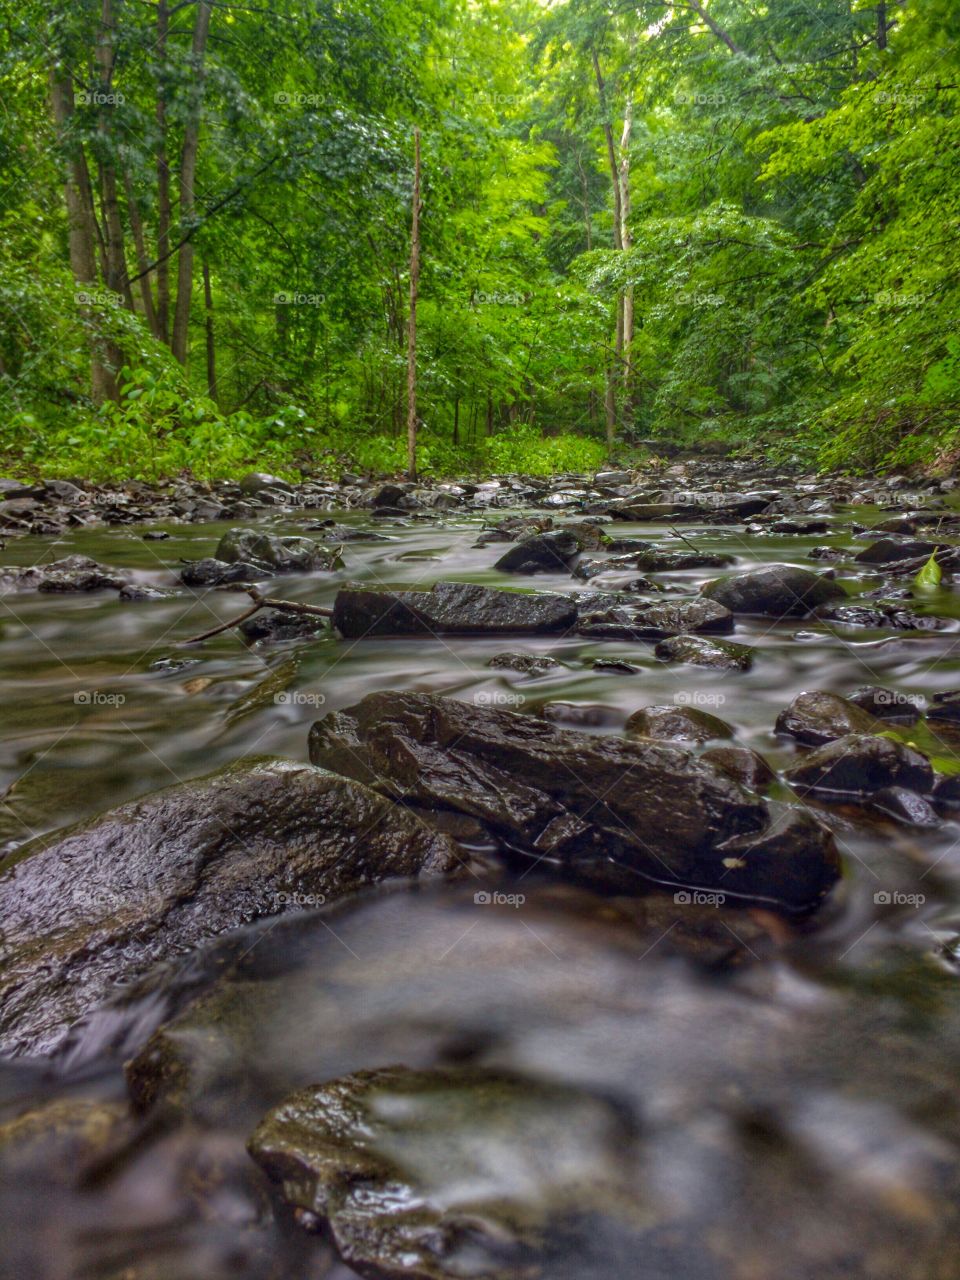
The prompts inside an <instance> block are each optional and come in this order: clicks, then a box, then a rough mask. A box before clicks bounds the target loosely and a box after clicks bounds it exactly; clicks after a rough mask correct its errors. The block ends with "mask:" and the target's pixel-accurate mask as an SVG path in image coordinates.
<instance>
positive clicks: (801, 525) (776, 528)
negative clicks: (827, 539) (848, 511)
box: [769, 520, 830, 534]
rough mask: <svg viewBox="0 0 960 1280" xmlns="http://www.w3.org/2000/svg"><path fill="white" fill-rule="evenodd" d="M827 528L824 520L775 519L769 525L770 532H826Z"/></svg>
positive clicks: (827, 523) (826, 522)
mask: <svg viewBox="0 0 960 1280" xmlns="http://www.w3.org/2000/svg"><path fill="white" fill-rule="evenodd" d="M829 528H830V525H829V522H828V521H826V520H775V521H774V522H773V524H771V525H770V526H769V530H770V532H771V533H802V534H813V533H827V532H828V530H829Z"/></svg>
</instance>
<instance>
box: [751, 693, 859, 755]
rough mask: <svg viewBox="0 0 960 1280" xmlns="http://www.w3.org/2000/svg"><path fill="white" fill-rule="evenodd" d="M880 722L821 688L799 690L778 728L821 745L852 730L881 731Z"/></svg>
mask: <svg viewBox="0 0 960 1280" xmlns="http://www.w3.org/2000/svg"><path fill="white" fill-rule="evenodd" d="M882 730H883V725H882V724H880V723H879V722H878V721H877V720H876V719H875V718H874V717H873V716H872V715H870V713H869V712H868V711H864V709H863V708H862V707H860V706H858V705H857V704H856V703H854V702H851V701H850V700H849V699H848V698H841V697H840V695H839V694H837V693H825V692H823V691H822V690H820V689H813V690H810V691H808V692H804V693H798V694H797V696H796V697H795V698H794V700H793V701H792V702H791V703H790V705H789V707H786V708H785V709H784V710H783V711H781V712H780V714H779V715H778V716H777V723H776V727H775V731H776V732H777V733H782V734H786V735H788V736H789V737H791V738H796V740H797V741H798V742H802V743H803V744H804V746H807V747H818V746H821V745H822V744H823V743H824V742H833V740H834V739H835V738H843V737H845V736H846V735H847V734H850V733H880V732H881V731H882Z"/></svg>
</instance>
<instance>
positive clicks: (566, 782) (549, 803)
mask: <svg viewBox="0 0 960 1280" xmlns="http://www.w3.org/2000/svg"><path fill="white" fill-rule="evenodd" d="M671 710H673V709H672V708H671ZM721 728H722V729H723V731H724V732H729V731H728V730H726V727H725V726H721ZM714 736H715V735H714ZM310 758H311V760H313V762H314V763H315V764H319V765H321V766H323V767H328V768H335V769H340V770H342V771H343V772H344V773H346V774H347V775H349V776H350V777H354V778H357V779H358V780H359V781H364V782H368V783H369V784H370V785H371V786H374V787H375V788H376V789H377V790H379V791H380V792H382V793H383V794H386V795H390V796H394V797H397V798H400V797H403V799H404V800H405V801H406V802H414V803H416V804H418V805H421V806H423V807H424V809H425V810H432V811H435V812H441V811H452V812H454V813H459V814H466V815H468V816H470V817H472V818H475V819H476V820H477V821H478V822H480V823H481V824H483V826H484V827H485V828H486V829H487V830H488V831H489V832H490V835H491V838H492V839H494V840H495V841H498V842H499V843H500V844H501V847H503V848H504V850H505V851H511V852H512V853H514V854H521V855H527V856H531V857H535V858H537V859H542V858H551V859H552V860H553V861H554V862H556V863H557V864H559V865H560V866H562V867H566V868H568V869H571V870H573V871H575V872H576V873H577V874H578V875H584V876H588V877H590V878H593V879H596V880H599V881H601V882H602V883H604V884H611V885H614V886H617V887H620V888H622V889H627V890H629V889H631V888H632V889H633V890H636V889H637V888H639V887H640V886H641V885H642V883H643V877H649V878H652V879H654V880H657V881H659V882H661V883H662V882H664V881H667V882H673V883H676V884H684V883H693V884H695V885H699V886H701V887H704V886H713V885H719V884H721V883H722V885H723V887H724V891H725V892H729V893H731V894H744V895H747V896H760V897H764V898H769V899H771V900H774V901H777V902H779V903H781V904H782V905H784V906H789V907H809V906H812V905H813V904H815V903H816V902H817V901H818V900H819V898H820V897H821V896H822V895H823V894H824V893H825V892H826V891H827V890H828V889H829V888H830V886H831V885H832V884H833V882H834V880H835V879H836V876H837V862H836V856H835V853H834V851H833V848H832V844H831V838H830V837H829V835H828V833H827V832H825V830H824V829H823V828H821V827H820V826H819V824H818V823H817V822H816V821H815V820H813V819H812V818H811V817H809V815H807V814H806V813H803V814H801V819H802V822H803V823H805V824H806V827H805V830H806V844H805V846H804V847H803V848H802V849H800V848H798V847H797V842H796V841H794V840H791V853H790V856H788V857H784V858H781V857H779V856H778V855H777V854H776V838H775V833H774V836H773V840H772V844H770V845H769V847H765V849H764V853H763V856H758V857H757V858H752V857H751V856H749V855H743V854H738V857H737V861H736V863H735V865H733V866H732V867H730V866H727V865H726V863H725V861H724V859H725V858H726V856H727V855H726V852H725V849H726V846H727V844H728V842H730V841H733V840H738V841H739V840H740V838H741V837H746V839H747V841H748V843H749V841H750V840H755V841H757V842H758V843H760V842H763V841H764V840H765V839H766V838H767V837H770V835H771V832H770V830H769V827H770V822H771V814H770V811H769V810H768V809H767V806H766V805H765V804H764V803H763V802H762V801H761V800H759V799H758V798H757V797H755V796H752V795H749V794H748V793H747V792H745V791H744V790H743V789H742V788H740V787H739V786H738V785H737V784H736V783H735V782H734V781H733V780H732V779H731V778H730V777H729V775H727V774H725V773H723V772H722V771H721V770H719V769H716V768H715V767H714V766H712V765H710V764H709V763H704V762H703V761H700V760H697V759H696V758H695V757H694V756H693V755H692V754H691V753H690V752H689V751H687V750H684V749H682V748H680V747H675V746H672V745H668V744H666V743H661V742H654V741H649V740H636V739H635V740H630V739H624V738H613V737H597V736H593V735H590V734H585V733H577V732H572V731H569V730H563V729H558V728H556V727H554V726H553V725H552V724H549V723H547V722H546V721H545V720H543V719H541V718H539V717H535V716H529V715H519V714H515V713H513V712H509V711H500V710H495V711H494V710H488V709H480V708H478V707H476V706H471V705H469V704H467V703H464V702H459V701H456V700H454V699H452V698H443V697H439V696H437V695H431V694H419V693H392V692H391V693H375V694H371V695H369V696H368V697H366V698H364V699H363V701H362V702H360V703H359V704H358V705H357V706H355V707H351V708H349V709H348V710H346V711H342V712H336V713H332V714H331V715H328V716H326V717H324V719H323V720H320V721H318V722H317V723H316V724H314V726H313V728H312V729H311V732H310ZM738 847H739V846H738Z"/></svg>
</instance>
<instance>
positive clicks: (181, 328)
mask: <svg viewBox="0 0 960 1280" xmlns="http://www.w3.org/2000/svg"><path fill="white" fill-rule="evenodd" d="M210 9H211V4H210V0H197V20H196V22H195V24H194V27H193V46H192V49H191V56H190V62H191V70H192V72H193V75H194V84H193V101H192V103H191V107H190V113H189V116H188V118H187V123H186V125H185V127H184V130H183V152H182V154H181V157H180V234H181V235H183V234H184V233H185V232H187V231H189V228H190V223H191V222H192V221H193V213H194V180H195V178H196V174H197V153H198V152H199V150H200V109H201V106H202V104H203V59H204V54H205V52H206V48H207V34H208V32H209V30H210ZM192 289H193V241H192V240H190V239H187V240H185V241H184V242H183V244H181V246H180V252H179V255H178V258H177V305H176V309H175V311H174V315H173V341H172V343H171V350H172V351H173V354H174V358H175V359H177V360H179V362H180V363H181V364H186V362H187V335H188V333H189V328H190V295H191V292H192Z"/></svg>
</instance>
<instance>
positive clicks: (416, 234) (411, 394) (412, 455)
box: [407, 129, 420, 480]
mask: <svg viewBox="0 0 960 1280" xmlns="http://www.w3.org/2000/svg"><path fill="white" fill-rule="evenodd" d="M413 157H414V158H413V201H412V212H411V216H410V315H409V317H408V320H407V475H408V476H409V477H410V479H411V480H414V479H416V475H417V289H418V287H419V284H420V130H419V129H414V131H413Z"/></svg>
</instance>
